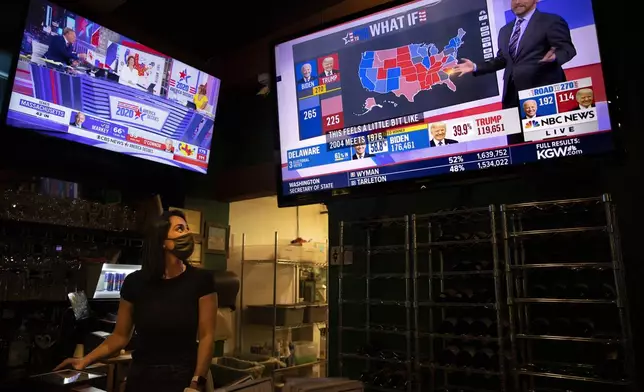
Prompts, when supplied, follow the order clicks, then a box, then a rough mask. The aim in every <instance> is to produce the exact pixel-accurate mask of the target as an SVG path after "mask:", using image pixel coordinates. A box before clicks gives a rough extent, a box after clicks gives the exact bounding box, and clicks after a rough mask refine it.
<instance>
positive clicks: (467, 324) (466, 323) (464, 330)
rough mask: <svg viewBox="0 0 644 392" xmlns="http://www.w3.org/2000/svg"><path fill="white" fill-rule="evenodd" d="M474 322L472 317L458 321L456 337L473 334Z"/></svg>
mask: <svg viewBox="0 0 644 392" xmlns="http://www.w3.org/2000/svg"><path fill="white" fill-rule="evenodd" d="M473 322H474V320H473V319H472V318H471V317H462V318H459V319H458V322H457V323H456V329H455V330H454V333H455V334H456V335H467V334H470V333H471V332H472V323H473Z"/></svg>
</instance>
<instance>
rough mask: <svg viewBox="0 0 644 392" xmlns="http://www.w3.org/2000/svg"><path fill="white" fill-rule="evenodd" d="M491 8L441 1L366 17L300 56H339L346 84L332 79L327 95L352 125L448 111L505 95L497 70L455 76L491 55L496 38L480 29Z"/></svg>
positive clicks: (477, 0)
mask: <svg viewBox="0 0 644 392" xmlns="http://www.w3.org/2000/svg"><path fill="white" fill-rule="evenodd" d="M456 5H458V7H456ZM487 12H488V9H487V2H486V0H470V1H466V2H458V4H456V3H455V2H453V1H441V2H437V3H436V4H434V5H432V6H431V7H425V8H419V9H418V10H417V11H412V12H408V13H404V14H401V15H399V16H395V17H393V18H392V17H385V18H382V19H380V20H377V21H374V22H370V23H366V24H365V25H363V26H359V27H356V28H354V29H353V31H352V32H349V33H348V34H346V33H344V32H343V33H342V37H341V38H339V37H338V38H336V37H334V36H328V37H325V38H321V39H318V40H311V41H308V42H306V43H303V44H299V45H295V47H294V54H295V58H296V60H298V59H302V60H305V59H307V58H314V57H318V58H320V57H324V56H325V55H326V53H335V54H337V59H338V61H337V62H336V64H335V66H336V68H338V70H339V71H340V72H339V73H340V75H341V79H340V80H339V83H338V87H339V89H337V90H336V91H330V90H332V88H331V87H332V86H331V85H328V86H327V90H326V92H325V93H324V94H323V95H322V96H321V97H320V99H324V98H325V97H326V96H332V95H340V96H341V97H342V98H341V100H342V112H343V119H342V120H343V121H342V125H343V126H345V127H347V126H354V125H360V124H365V123H368V122H375V121H381V120H385V119H389V118H395V117H398V116H403V115H406V114H413V113H422V112H426V111H431V110H436V109H441V108H444V107H448V106H454V105H458V104H463V103H467V102H472V101H477V100H481V99H485V98H490V97H495V96H498V94H499V87H498V81H497V78H496V76H495V75H493V74H490V75H484V76H481V77H476V78H458V77H456V76H452V77H451V78H450V76H449V71H450V69H451V68H452V67H453V66H454V65H456V64H457V63H458V61H459V60H460V59H462V58H468V59H470V60H472V61H473V62H478V63H482V62H484V61H486V60H488V59H489V57H488V58H486V57H485V54H484V52H485V48H489V51H488V52H491V51H492V50H493V44H492V42H491V36H490V35H489V34H488V35H487V36H486V35H485V34H482V33H481V28H482V22H481V17H482V16H485V15H486V13H487ZM483 28H485V26H483ZM337 43H339V44H340V45H339V47H338V46H336V45H337ZM494 45H495V43H494ZM334 46H335V47H334ZM325 48H328V49H327V51H324V49H325ZM407 53H408V54H407ZM322 82H323V80H320V84H322ZM336 88H337V87H336ZM337 128H339V127H337ZM328 130H329V129H325V130H324V131H328Z"/></svg>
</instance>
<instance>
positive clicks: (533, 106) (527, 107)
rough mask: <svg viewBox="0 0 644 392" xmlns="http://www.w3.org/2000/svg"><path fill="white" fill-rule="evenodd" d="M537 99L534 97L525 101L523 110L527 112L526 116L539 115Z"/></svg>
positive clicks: (533, 116)
mask: <svg viewBox="0 0 644 392" xmlns="http://www.w3.org/2000/svg"><path fill="white" fill-rule="evenodd" d="M538 108H539V105H537V101H535V100H534V99H528V100H527V101H525V102H524V103H523V112H524V113H525V118H535V117H536V116H537V109H538Z"/></svg>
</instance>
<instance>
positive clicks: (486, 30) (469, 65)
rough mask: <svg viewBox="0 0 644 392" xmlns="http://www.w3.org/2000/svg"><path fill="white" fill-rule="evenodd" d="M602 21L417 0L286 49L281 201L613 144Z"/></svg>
mask: <svg viewBox="0 0 644 392" xmlns="http://www.w3.org/2000/svg"><path fill="white" fill-rule="evenodd" d="M595 16H596V15H595V13H594V11H593V1H592V0H541V1H536V0H534V1H530V0H527V1H510V0H421V1H414V2H408V3H406V4H403V5H398V6H395V7H394V6H389V8H386V9H379V10H377V11H373V12H371V13H370V14H367V15H366V16H361V17H356V18H352V19H351V20H350V21H348V22H345V23H342V24H336V25H334V26H333V27H330V28H326V29H323V30H319V31H317V32H314V33H312V34H308V35H305V36H300V37H298V38H295V39H292V40H290V41H288V42H282V43H279V44H277V45H276V46H275V48H274V52H275V53H274V55H275V67H276V85H277V86H276V87H277V106H278V114H279V137H280V150H281V151H280V153H281V154H280V157H281V162H280V163H281V169H280V172H281V184H280V185H281V195H282V197H283V200H286V199H288V198H291V200H300V201H301V200H306V199H307V198H308V199H309V200H314V199H316V197H317V196H316V195H322V194H325V192H326V194H329V193H332V192H331V191H336V190H338V189H341V190H343V191H344V192H345V193H346V191H347V190H349V189H355V188H354V187H357V188H362V187H368V186H371V185H373V184H382V183H389V182H396V181H399V180H409V179H419V178H428V177H431V176H438V175H449V174H456V173H462V172H475V171H481V170H487V169H492V168H499V167H507V166H516V165H521V164H525V163H532V162H539V161H551V160H558V159H559V158H563V157H569V156H581V155H589V154H595V153H605V152H609V151H611V150H613V149H614V140H613V136H614V135H613V134H612V132H611V129H612V127H611V119H610V116H609V101H610V99H609V98H607V91H606V87H605V83H604V74H603V70H602V60H601V58H600V48H599V41H598V36H597V31H596V28H595ZM487 173H490V172H489V171H488V172H487ZM471 174H472V173H470V175H471ZM452 178H457V176H454V177H452ZM461 178H463V177H461ZM374 186H376V185H374ZM374 189H375V188H374ZM340 193H343V192H340Z"/></svg>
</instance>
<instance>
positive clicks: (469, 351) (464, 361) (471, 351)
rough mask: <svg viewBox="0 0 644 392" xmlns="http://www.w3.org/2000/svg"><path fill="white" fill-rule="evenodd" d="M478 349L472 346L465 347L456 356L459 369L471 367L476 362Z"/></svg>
mask: <svg viewBox="0 0 644 392" xmlns="http://www.w3.org/2000/svg"><path fill="white" fill-rule="evenodd" d="M475 354H476V349H475V348H474V347H472V346H464V347H462V348H461V350H460V351H459V352H458V355H457V356H456V365H457V366H459V367H470V366H472V361H473V360H474V355H475Z"/></svg>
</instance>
